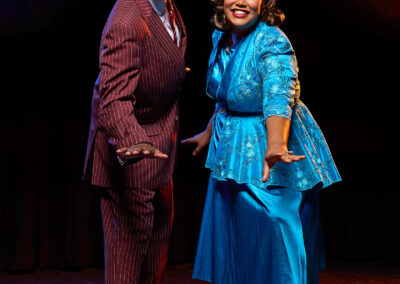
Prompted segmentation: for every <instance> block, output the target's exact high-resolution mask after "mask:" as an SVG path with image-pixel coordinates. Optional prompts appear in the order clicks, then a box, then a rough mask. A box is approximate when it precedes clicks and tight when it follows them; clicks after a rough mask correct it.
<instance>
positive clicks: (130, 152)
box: [117, 143, 168, 160]
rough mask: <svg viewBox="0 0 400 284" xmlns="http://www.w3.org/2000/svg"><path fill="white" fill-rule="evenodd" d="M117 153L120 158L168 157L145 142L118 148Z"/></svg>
mask: <svg viewBox="0 0 400 284" xmlns="http://www.w3.org/2000/svg"><path fill="white" fill-rule="evenodd" d="M117 154H118V156H119V157H120V159H122V160H129V159H134V158H154V159H168V155H166V154H164V153H162V152H160V151H159V150H158V149H156V148H155V147H153V146H152V145H150V144H147V143H140V144H136V145H133V146H131V147H129V148H121V149H118V150H117Z"/></svg>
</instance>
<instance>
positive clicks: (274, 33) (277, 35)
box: [254, 22, 293, 53]
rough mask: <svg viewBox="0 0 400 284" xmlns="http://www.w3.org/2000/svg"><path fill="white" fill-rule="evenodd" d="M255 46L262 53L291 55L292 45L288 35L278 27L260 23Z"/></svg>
mask: <svg viewBox="0 0 400 284" xmlns="http://www.w3.org/2000/svg"><path fill="white" fill-rule="evenodd" d="M255 32H256V35H255V42H254V44H255V45H256V46H257V47H259V50H260V52H262V53H288V52H289V53H290V52H293V47H292V44H291V43H290V40H289V39H288V37H287V36H286V34H285V33H284V32H283V31H282V30H281V29H280V28H278V27H276V26H269V25H267V24H266V23H265V22H260V23H259V24H258V27H257V29H256V31H255Z"/></svg>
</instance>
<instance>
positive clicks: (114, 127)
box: [99, 24, 148, 149]
mask: <svg viewBox="0 0 400 284" xmlns="http://www.w3.org/2000/svg"><path fill="white" fill-rule="evenodd" d="M103 43H104V49H103V51H102V52H101V54H100V70H101V71H100V86H99V92H100V111H99V123H100V125H101V127H102V128H103V129H104V130H105V132H106V133H107V135H108V137H109V138H110V141H109V142H110V143H111V144H112V145H114V146H115V148H116V149H120V148H123V147H129V146H131V145H134V144H138V143H142V142H148V137H147V135H146V133H145V131H144V130H143V128H142V127H141V126H140V125H139V123H138V121H137V120H136V117H135V115H134V105H135V102H136V98H135V90H136V88H137V84H138V81H139V76H140V56H139V45H138V42H137V38H136V36H135V32H134V31H133V29H132V28H131V27H129V26H127V25H124V24H115V25H113V26H111V27H109V28H108V30H107V31H106V33H105V38H104V40H103Z"/></svg>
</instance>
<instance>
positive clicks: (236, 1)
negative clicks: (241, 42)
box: [224, 0, 262, 35]
mask: <svg viewBox="0 0 400 284" xmlns="http://www.w3.org/2000/svg"><path fill="white" fill-rule="evenodd" d="M261 3H262V1H261V0H224V12H225V15H226V18H227V20H228V22H229V23H230V24H231V26H232V32H233V33H235V34H237V35H240V34H244V33H246V32H247V31H248V30H250V29H251V28H252V27H253V26H254V24H255V23H256V22H257V20H258V19H259V17H260V9H261Z"/></svg>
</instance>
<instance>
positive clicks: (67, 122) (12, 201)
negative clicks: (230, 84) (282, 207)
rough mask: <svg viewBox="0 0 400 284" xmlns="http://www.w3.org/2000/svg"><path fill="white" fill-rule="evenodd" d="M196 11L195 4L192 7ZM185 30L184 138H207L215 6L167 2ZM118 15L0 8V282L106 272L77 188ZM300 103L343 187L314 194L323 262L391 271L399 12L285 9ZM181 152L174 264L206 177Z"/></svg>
mask: <svg viewBox="0 0 400 284" xmlns="http://www.w3.org/2000/svg"><path fill="white" fill-rule="evenodd" d="M200 2H201V3H200ZM176 3H177V5H178V7H179V8H180V11H181V13H182V14H183V18H184V21H185V23H186V26H187V29H188V33H189V45H188V50H187V56H186V60H187V66H188V67H190V68H191V69H192V71H191V72H190V73H189V74H188V77H187V80H186V81H185V84H184V87H183V91H184V94H183V97H182V103H181V132H180V138H181V139H183V138H186V137H189V136H191V135H193V134H196V133H198V132H200V131H202V130H203V129H204V127H205V126H206V124H207V122H208V119H209V117H210V115H211V113H212V111H213V108H214V105H213V102H212V101H211V100H210V99H208V98H207V97H206V96H205V90H204V88H205V83H204V81H205V79H204V78H205V72H206V67H207V61H208V54H209V52H210V48H211V46H210V36H211V32H212V27H211V25H210V24H209V18H210V15H211V7H210V5H208V4H207V1H189V0H176ZM113 4H114V1H113V0H107V1H105V0H104V1H93V0H86V1H78V0H57V1H54V0H35V1H33V0H2V1H1V2H0V68H1V74H2V75H1V76H0V109H1V112H0V151H1V154H0V159H1V160H0V161H1V162H0V271H19V270H32V269H38V268H65V269H71V268H81V267H93V266H102V263H103V246H102V229H101V217H100V209H99V199H98V193H97V192H96V191H95V190H93V189H90V187H89V186H88V185H87V184H84V183H82V182H81V180H80V178H81V174H82V166H83V159H84V153H85V148H86V140H87V132H88V127H89V118H90V101H91V95H92V88H93V83H94V81H95V79H96V77H97V75H98V74H97V72H98V47H99V41H100V36H101V32H102V29H103V25H104V23H105V21H106V19H107V16H108V13H109V12H110V10H111V8H112V6H113ZM279 7H280V8H281V9H282V10H283V11H284V12H285V14H286V16H287V21H286V22H285V24H284V25H283V26H282V29H283V30H284V31H285V32H286V34H287V35H288V37H289V38H290V39H291V41H292V44H293V46H294V48H295V50H296V53H297V57H298V60H299V66H300V79H301V82H302V100H303V102H305V103H306V104H307V106H308V107H309V108H310V109H311V111H312V113H313V115H314V117H315V119H316V120H317V121H318V123H319V124H320V126H321V128H322V130H323V131H324V133H325V136H326V138H327V140H328V142H329V145H330V147H331V150H332V153H333V155H334V158H335V160H336V162H337V166H338V168H339V170H340V172H341V174H342V177H343V180H344V181H343V182H342V183H340V184H336V185H334V186H332V187H331V188H329V189H327V190H324V192H323V193H322V194H321V215H322V221H323V231H324V236H325V245H326V252H327V257H328V260H329V261H337V260H339V261H340V260H345V261H353V262H362V261H377V262H382V263H385V264H387V265H389V264H390V265H392V264H396V265H400V242H399V240H400V206H399V203H400V192H399V186H398V177H399V175H400V173H399V165H398V159H399V153H398V152H399V151H398V140H397V139H396V138H395V137H394V136H395V134H396V132H397V131H396V130H397V129H398V124H396V123H395V120H396V119H397V116H398V111H399V110H398V107H399V102H398V101H399V75H400V74H399V66H400V65H399V63H400V59H399V50H400V38H399V34H400V33H399V32H400V3H399V2H398V1H397V0H347V1H345V2H338V1H333V0H325V1H322V0H319V1H318V0H310V1H288V0H281V1H280V5H279ZM191 150H192V149H191V148H184V147H180V149H179V159H178V161H179V162H178V165H177V170H176V174H175V179H174V181H175V209H176V211H175V224H174V231H173V236H172V241H171V250H170V258H169V259H170V262H171V263H179V262H192V261H193V259H194V254H195V249H196V242H197V236H198V232H199V227H200V221H201V214H202V208H203V202H204V197H205V191H206V186H207V181H208V170H206V169H204V162H205V153H203V154H202V155H201V156H200V157H198V158H192V157H191Z"/></svg>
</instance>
